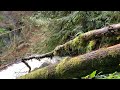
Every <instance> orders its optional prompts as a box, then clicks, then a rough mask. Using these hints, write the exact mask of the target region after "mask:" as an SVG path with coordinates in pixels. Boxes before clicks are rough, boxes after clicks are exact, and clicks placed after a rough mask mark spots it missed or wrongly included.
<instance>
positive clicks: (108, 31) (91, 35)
mask: <svg viewBox="0 0 120 90" xmlns="http://www.w3.org/2000/svg"><path fill="white" fill-rule="evenodd" d="M111 35H120V24H113V25H109V26H107V27H104V28H101V29H97V30H92V31H89V32H86V33H84V34H82V35H81V39H82V40H80V41H79V42H89V41H90V40H92V39H96V38H99V37H103V36H111ZM78 37H79V36H78ZM75 39H76V38H75ZM71 42H74V39H73V40H71V41H69V42H66V43H65V44H63V45H59V46H57V47H56V48H55V49H54V50H53V51H51V52H49V53H46V54H43V55H37V56H35V55H33V56H29V57H25V58H23V59H22V60H25V61H26V60H30V59H38V60H39V59H41V58H45V57H48V58H52V57H53V56H56V55H57V56H64V53H66V52H67V54H65V55H66V56H67V55H70V54H69V51H67V50H68V49H69V50H70V49H71V48H72V47H71V46H70V45H71ZM75 44H78V43H75ZM74 46H75V47H76V45H74ZM73 48H74V47H73ZM71 50H72V49H71ZM78 50H79V49H78ZM72 51H73V52H74V51H75V50H72ZM82 51H83V50H82ZM75 52H76V51H75Z"/></svg>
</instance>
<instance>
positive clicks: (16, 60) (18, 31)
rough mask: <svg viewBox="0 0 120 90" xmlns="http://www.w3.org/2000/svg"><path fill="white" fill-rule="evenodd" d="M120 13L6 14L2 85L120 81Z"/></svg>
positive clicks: (0, 24) (1, 20)
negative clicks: (8, 82)
mask: <svg viewBox="0 0 120 90" xmlns="http://www.w3.org/2000/svg"><path fill="white" fill-rule="evenodd" d="M119 58H120V11H0V79H120V59H119Z"/></svg>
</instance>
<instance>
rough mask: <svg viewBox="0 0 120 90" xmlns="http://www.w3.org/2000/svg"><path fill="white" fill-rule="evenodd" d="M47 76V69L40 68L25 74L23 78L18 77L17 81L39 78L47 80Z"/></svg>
mask: <svg viewBox="0 0 120 90" xmlns="http://www.w3.org/2000/svg"><path fill="white" fill-rule="evenodd" d="M47 76H48V69H47V68H42V69H38V70H35V71H33V72H31V73H29V74H26V75H24V76H21V77H19V78H18V79H22V78H23V79H40V78H44V79H45V78H47Z"/></svg>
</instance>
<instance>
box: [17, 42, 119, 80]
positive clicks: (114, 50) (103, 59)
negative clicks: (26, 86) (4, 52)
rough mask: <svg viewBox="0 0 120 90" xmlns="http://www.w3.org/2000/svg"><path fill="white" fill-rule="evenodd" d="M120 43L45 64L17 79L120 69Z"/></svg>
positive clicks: (64, 76)
mask: <svg viewBox="0 0 120 90" xmlns="http://www.w3.org/2000/svg"><path fill="white" fill-rule="evenodd" d="M119 63H120V44H117V45H114V46H111V47H108V48H101V49H99V50H96V51H92V52H89V53H86V54H83V55H79V56H76V57H72V58H65V59H64V60H62V61H61V62H60V63H58V64H55V65H51V66H47V67H44V68H41V69H38V70H35V71H32V72H31V73H28V74H26V75H24V76H21V77H19V78H18V79H69V78H76V77H77V78H78V77H79V78H80V77H83V76H86V75H88V74H90V73H91V72H92V71H94V70H97V71H98V72H100V71H102V72H103V73H111V72H114V71H117V70H118V71H120V66H119Z"/></svg>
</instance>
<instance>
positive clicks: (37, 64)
mask: <svg viewBox="0 0 120 90" xmlns="http://www.w3.org/2000/svg"><path fill="white" fill-rule="evenodd" d="M60 60H62V58H61V57H58V56H54V57H53V58H52V59H51V58H43V59H40V61H38V60H37V59H32V60H29V61H26V62H27V63H28V64H29V65H30V66H31V71H32V70H34V69H35V68H42V67H45V66H48V65H51V64H55V63H58V62H59V61H60ZM28 71H29V68H28V67H27V66H26V65H25V64H24V63H23V62H21V61H18V62H16V63H14V64H12V65H10V66H8V67H7V68H5V69H3V70H1V71H0V79H16V78H17V77H20V76H22V75H25V74H27V73H28Z"/></svg>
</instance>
